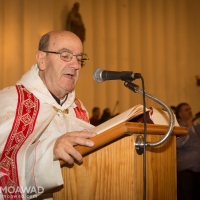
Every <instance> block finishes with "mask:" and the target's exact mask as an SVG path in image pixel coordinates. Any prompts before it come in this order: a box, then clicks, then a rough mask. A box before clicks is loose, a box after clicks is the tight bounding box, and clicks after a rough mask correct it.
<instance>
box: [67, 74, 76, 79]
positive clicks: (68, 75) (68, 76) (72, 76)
mask: <svg viewBox="0 0 200 200" xmlns="http://www.w3.org/2000/svg"><path fill="white" fill-rule="evenodd" d="M65 76H66V77H67V78H70V79H72V78H74V77H75V75H74V74H65Z"/></svg>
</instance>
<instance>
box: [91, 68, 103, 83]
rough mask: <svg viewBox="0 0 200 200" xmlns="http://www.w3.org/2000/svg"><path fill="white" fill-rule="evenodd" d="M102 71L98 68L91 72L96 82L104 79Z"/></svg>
mask: <svg viewBox="0 0 200 200" xmlns="http://www.w3.org/2000/svg"><path fill="white" fill-rule="evenodd" d="M102 72H103V69H101V68H98V69H96V70H95V71H94V73H93V79H94V80H95V81H96V82H98V83H101V82H103V81H104V80H103V79H102Z"/></svg>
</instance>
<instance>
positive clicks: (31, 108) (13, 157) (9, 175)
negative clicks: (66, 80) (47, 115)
mask: <svg viewBox="0 0 200 200" xmlns="http://www.w3.org/2000/svg"><path fill="white" fill-rule="evenodd" d="M16 89H17V92H18V104H17V110H16V115H15V119H14V122H13V125H12V129H11V131H10V133H9V135H8V138H7V141H6V144H5V147H4V150H3V152H2V153H1V154H0V187H1V189H2V194H3V196H4V200H8V199H10V196H11V195H12V197H13V198H12V200H21V199H23V197H22V194H21V193H20V191H19V190H17V188H19V187H20V183H19V177H18V166H17V154H18V151H19V150H20V148H21V146H22V145H23V144H24V142H25V141H26V139H27V138H28V137H29V135H30V134H31V133H32V132H33V130H34V126H35V122H36V119H37V115H38V111H39V107H40V104H39V100H38V99H37V98H36V97H35V96H34V95H33V94H32V93H30V92H29V91H28V90H26V88H25V87H24V86H23V85H16ZM6 187H7V188H9V187H12V188H16V191H17V192H15V190H14V192H13V193H12V194H9V193H8V192H7V193H6V190H5V188H6ZM7 191H9V190H7ZM12 191H13V190H12Z"/></svg>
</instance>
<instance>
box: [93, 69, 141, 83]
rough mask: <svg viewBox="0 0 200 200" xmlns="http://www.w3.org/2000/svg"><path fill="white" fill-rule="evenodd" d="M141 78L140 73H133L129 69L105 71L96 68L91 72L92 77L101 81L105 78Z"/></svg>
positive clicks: (130, 79)
mask: <svg viewBox="0 0 200 200" xmlns="http://www.w3.org/2000/svg"><path fill="white" fill-rule="evenodd" d="M138 78H141V74H140V73H133V72H131V71H121V72H116V71H106V70H103V69H101V68H98V69H96V70H95V71H94V73H93V79H94V80H95V81H96V82H98V83H101V82H103V81H106V80H118V79H120V80H123V81H133V80H135V79H138Z"/></svg>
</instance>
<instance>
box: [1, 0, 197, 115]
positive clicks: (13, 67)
mask: <svg viewBox="0 0 200 200" xmlns="http://www.w3.org/2000/svg"><path fill="white" fill-rule="evenodd" d="M73 3H74V1H72V0H68V1H66V0H59V1H58V0H34V1H29V0H0V44H1V45H0V71H1V72H0V88H1V89H2V88H3V87H6V86H9V85H13V84H15V82H16V81H17V80H18V79H19V78H20V77H21V75H22V74H23V73H24V72H25V71H27V70H28V69H29V68H30V66H31V65H32V64H33V63H35V52H36V51H37V45H38V40H39V39H40V37H41V36H42V35H43V34H44V33H46V32H47V31H50V30H53V29H64V28H65V20H66V16H67V13H68V12H69V10H70V9H71V8H72V5H73ZM79 3H80V5H81V7H80V13H81V15H82V18H83V21H84V24H85V27H86V41H85V43H84V49H85V50H84V51H85V52H86V53H87V54H88V55H89V57H90V61H89V63H88V64H87V65H86V66H84V68H83V69H82V72H81V77H80V79H79V82H78V85H77V87H76V92H77V96H78V97H79V98H80V99H81V100H82V101H83V103H84V104H85V106H86V107H87V108H88V111H89V112H90V113H91V110H92V107H94V106H99V107H100V108H101V109H102V110H103V109H104V108H105V107H110V108H111V110H113V109H114V106H115V103H116V101H119V106H118V107H117V109H116V110H115V112H121V111H123V110H125V109H128V108H129V107H131V106H133V105H135V104H139V103H140V104H142V97H141V96H140V95H138V94H135V93H133V92H131V91H130V90H128V89H127V88H125V87H124V85H123V82H122V81H107V82H103V83H101V84H99V83H96V82H95V81H94V80H93V78H92V75H93V72H94V70H95V69H96V68H103V69H106V70H116V71H133V72H139V73H141V74H142V76H143V78H144V81H145V90H146V92H147V93H150V94H152V95H155V96H156V97H158V98H159V99H161V100H163V101H164V102H165V103H167V104H168V105H177V104H178V103H180V102H183V101H184V102H188V103H189V104H191V106H192V108H193V111H194V113H196V112H198V111H200V104H199V102H200V101H199V100H200V86H197V85H196V79H195V76H196V75H199V76H200V67H199V63H200V37H199V33H200V26H199V21H200V12H199V10H200V1H199V0H109V1H108V0H101V1H99V0H79ZM135 83H136V84H138V85H139V86H140V87H141V81H140V80H137V81H135ZM147 105H148V106H157V104H156V103H154V102H152V101H149V100H148V101H147Z"/></svg>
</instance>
